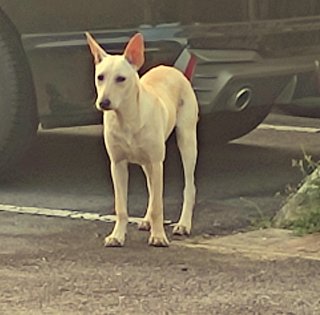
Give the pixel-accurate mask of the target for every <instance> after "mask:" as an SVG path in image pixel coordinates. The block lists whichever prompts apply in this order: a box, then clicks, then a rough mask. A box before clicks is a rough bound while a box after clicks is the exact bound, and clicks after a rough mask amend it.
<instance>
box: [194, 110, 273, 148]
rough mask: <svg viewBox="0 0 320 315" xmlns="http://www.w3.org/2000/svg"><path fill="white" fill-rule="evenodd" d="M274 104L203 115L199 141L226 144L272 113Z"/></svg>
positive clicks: (247, 131) (200, 123)
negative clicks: (239, 110)
mask: <svg viewBox="0 0 320 315" xmlns="http://www.w3.org/2000/svg"><path fill="white" fill-rule="evenodd" d="M271 108H272V105H265V106H255V107H247V108H246V109H244V110H243V111H241V112H217V113H213V114H209V115H203V116H202V117H201V118H200V121H199V128H198V133H199V142H201V141H203V142H207V143H208V142H210V143H212V144H217V145H220V144H225V143H227V142H229V141H231V140H234V139H238V138H240V137H242V136H244V135H246V134H248V133H249V132H250V131H252V130H253V129H255V128H256V127H257V126H258V125H259V124H260V123H261V122H262V121H263V120H264V119H265V118H266V116H267V115H268V114H269V113H270V111H271Z"/></svg>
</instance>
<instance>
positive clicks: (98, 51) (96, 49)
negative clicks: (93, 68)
mask: <svg viewBox="0 0 320 315" xmlns="http://www.w3.org/2000/svg"><path fill="white" fill-rule="evenodd" d="M85 34H86V37H87V42H88V45H89V48H90V51H91V54H92V56H93V60H94V63H95V64H98V63H100V62H101V61H102V59H103V58H105V57H107V56H108V54H107V53H106V52H105V51H104V50H103V48H102V47H101V46H100V45H99V44H98V43H97V42H96V40H95V39H94V38H93V37H92V35H91V34H90V33H88V32H86V33H85Z"/></svg>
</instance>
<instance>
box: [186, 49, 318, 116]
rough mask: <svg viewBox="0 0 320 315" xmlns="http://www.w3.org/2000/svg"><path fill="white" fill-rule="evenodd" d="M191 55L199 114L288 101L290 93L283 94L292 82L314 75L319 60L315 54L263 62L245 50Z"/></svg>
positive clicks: (196, 52) (195, 52) (256, 54)
mask: <svg viewBox="0 0 320 315" xmlns="http://www.w3.org/2000/svg"><path fill="white" fill-rule="evenodd" d="M191 53H192V54H194V55H195V56H196V57H197V67H196V71H195V73H194V77H193V86H194V90H195V91H196V93H197V96H198V100H199V103H200V105H201V110H202V113H210V112H215V111H241V110H244V109H245V108H246V107H247V106H259V105H260V106H261V105H270V104H273V103H275V102H276V101H277V99H278V98H279V97H282V98H284V97H286V98H290V97H292V95H293V93H291V94H290V93H287V94H286V95H283V93H284V92H285V91H286V90H288V86H289V85H290V84H292V78H293V77H294V76H299V75H306V74H309V75H310V76H312V75H313V74H315V72H316V71H317V67H316V62H315V61H316V60H317V58H320V54H319V56H316V55H312V56H303V57H292V58H274V59H263V58H262V57H261V56H259V54H258V53H256V52H254V51H246V50H200V49H197V50H191ZM292 92H294V91H292ZM281 94H282V95H281ZM286 101H288V100H286Z"/></svg>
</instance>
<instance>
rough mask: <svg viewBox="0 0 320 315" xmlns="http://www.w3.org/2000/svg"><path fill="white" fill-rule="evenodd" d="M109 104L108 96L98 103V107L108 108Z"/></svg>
mask: <svg viewBox="0 0 320 315" xmlns="http://www.w3.org/2000/svg"><path fill="white" fill-rule="evenodd" d="M110 105H111V101H110V100H109V99H108V98H106V99H105V100H103V101H102V102H100V103H99V106H100V108H101V109H104V110H107V109H110Z"/></svg>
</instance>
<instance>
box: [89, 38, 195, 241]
mask: <svg viewBox="0 0 320 315" xmlns="http://www.w3.org/2000/svg"><path fill="white" fill-rule="evenodd" d="M85 34H86V37H87V43H88V46H89V48H90V51H91V54H92V55H93V60H94V64H95V87H96V92H97V98H96V103H95V106H96V108H97V109H98V110H99V111H102V113H103V126H104V127H103V133H104V141H105V146H106V150H107V153H108V155H109V158H110V164H111V166H110V167H111V176H112V181H113V188H114V197H115V212H116V222H115V225H114V229H113V231H112V233H111V234H110V235H109V236H107V237H106V238H105V246H107V247H114V246H115V247H118V246H123V245H124V242H125V236H126V231H127V223H128V213H127V193H128V164H129V163H134V164H139V165H140V166H141V167H142V169H143V171H144V173H145V176H146V180H147V187H148V193H149V200H148V206H147V211H146V214H145V216H144V219H143V220H142V222H141V223H140V224H139V229H141V230H150V232H151V233H150V237H149V241H148V243H149V245H152V246H157V247H158V246H168V245H169V241H168V238H167V236H166V233H165V229H164V225H163V220H164V218H163V217H164V215H163V162H164V159H165V155H166V140H167V138H168V137H169V135H170V134H171V132H172V131H173V129H174V128H175V130H176V136H177V144H178V147H179V151H180V155H181V160H182V164H183V169H184V180H185V186H184V192H183V198H184V199H183V206H182V212H181V216H180V219H179V221H178V223H177V224H176V225H175V226H174V229H173V233H174V234H178V235H189V234H190V231H191V225H192V216H193V208H194V204H195V196H196V187H195V183H194V172H195V167H196V162H197V155H198V149H197V122H198V115H199V113H198V112H199V106H198V102H197V99H196V96H195V93H194V91H193V89H192V86H191V84H190V81H189V80H188V79H187V78H186V77H185V76H184V74H183V73H182V72H181V71H179V70H177V69H176V68H174V67H169V66H163V65H160V66H157V67H154V68H152V69H151V70H149V71H147V72H146V73H145V74H144V75H143V76H142V77H141V78H139V75H138V70H139V69H140V68H141V67H142V65H143V64H144V60H145V57H144V54H145V51H144V50H145V48H144V39H143V36H142V34H140V33H137V34H135V35H134V36H133V37H132V38H131V39H130V40H129V42H128V44H127V46H126V47H125V50H124V53H123V54H122V55H110V54H108V53H107V52H106V51H105V50H104V49H103V48H102V47H101V46H100V45H99V44H98V43H97V41H96V40H95V39H94V38H93V37H92V35H91V34H90V33H88V32H86V33H85Z"/></svg>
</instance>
